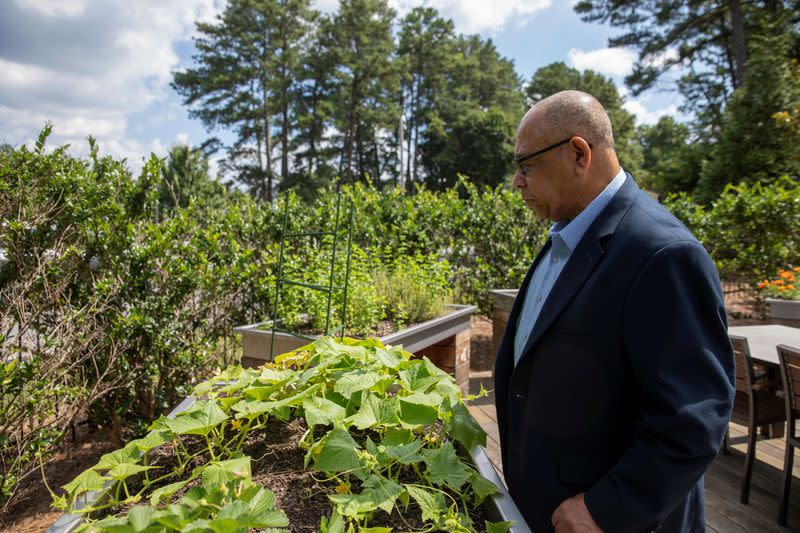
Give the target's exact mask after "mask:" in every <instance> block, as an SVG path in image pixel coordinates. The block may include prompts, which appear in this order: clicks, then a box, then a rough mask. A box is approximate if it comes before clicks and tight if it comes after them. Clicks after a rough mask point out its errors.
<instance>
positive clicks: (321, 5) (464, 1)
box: [314, 0, 552, 33]
mask: <svg viewBox="0 0 800 533" xmlns="http://www.w3.org/2000/svg"><path fill="white" fill-rule="evenodd" d="M551 4H552V0H494V1H491V2H487V1H486V0H389V5H390V6H392V8H394V9H395V11H397V13H398V14H399V15H400V16H401V17H402V16H404V15H405V14H406V13H408V12H409V11H411V10H412V9H413V8H415V7H419V6H426V7H433V8H436V10H437V11H439V13H440V14H441V16H442V17H444V18H449V19H453V23H454V24H455V28H456V31H458V32H461V33H485V32H494V31H497V30H500V29H501V28H502V27H503V26H505V25H506V24H507V23H509V22H511V21H512V20H515V19H518V20H517V25H518V26H519V25H521V24H524V23H525V22H526V21H527V20H528V18H529V17H530V16H531V15H533V14H534V13H536V12H537V11H541V10H543V9H547V8H548V7H550V5H551ZM314 5H315V7H316V8H317V9H319V10H320V11H323V12H325V13H333V12H335V11H336V10H337V9H338V7H339V0H316V2H315V4H314Z"/></svg>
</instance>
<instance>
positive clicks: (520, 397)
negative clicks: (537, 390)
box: [514, 393, 527, 400]
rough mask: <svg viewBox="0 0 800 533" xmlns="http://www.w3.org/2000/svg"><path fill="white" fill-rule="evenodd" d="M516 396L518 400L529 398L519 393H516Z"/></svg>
mask: <svg viewBox="0 0 800 533" xmlns="http://www.w3.org/2000/svg"><path fill="white" fill-rule="evenodd" d="M514 398H515V399H517V400H524V399H525V398H527V396H525V395H523V394H519V393H514Z"/></svg>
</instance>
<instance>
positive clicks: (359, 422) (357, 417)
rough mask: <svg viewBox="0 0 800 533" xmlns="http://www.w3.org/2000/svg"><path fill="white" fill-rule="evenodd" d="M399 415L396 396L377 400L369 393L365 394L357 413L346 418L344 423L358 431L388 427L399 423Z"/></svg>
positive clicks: (398, 404)
mask: <svg viewBox="0 0 800 533" xmlns="http://www.w3.org/2000/svg"><path fill="white" fill-rule="evenodd" d="M399 414H400V403H399V402H398V400H397V396H392V397H389V398H379V397H378V396H376V395H374V394H372V393H370V392H365V393H364V395H363V397H362V400H361V407H360V408H359V410H358V412H356V413H355V414H354V415H352V416H349V417H347V418H346V419H345V423H346V424H352V425H354V426H356V427H357V428H358V429H366V428H371V427H375V426H390V425H394V424H397V423H398V422H400V418H399Z"/></svg>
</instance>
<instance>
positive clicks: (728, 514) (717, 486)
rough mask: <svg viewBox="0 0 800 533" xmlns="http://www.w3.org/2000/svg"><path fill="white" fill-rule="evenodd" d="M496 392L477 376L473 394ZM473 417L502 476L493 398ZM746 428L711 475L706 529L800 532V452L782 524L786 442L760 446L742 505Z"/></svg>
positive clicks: (487, 375) (474, 408)
mask: <svg viewBox="0 0 800 533" xmlns="http://www.w3.org/2000/svg"><path fill="white" fill-rule="evenodd" d="M481 384H483V386H484V387H485V388H486V389H487V390H491V389H492V387H493V385H492V378H491V371H489V372H473V373H472V376H471V379H470V391H471V392H473V393H474V392H475V391H478V390H479V389H480V385H481ZM470 412H471V413H472V415H473V416H474V417H475V419H476V420H477V421H478V423H480V425H481V426H482V427H483V429H484V430H485V431H486V433H487V435H488V438H487V443H486V444H487V446H486V453H487V455H488V456H489V459H490V460H491V461H492V462H493V463H494V465H495V468H496V469H497V471H498V473H499V474H500V476H501V477H502V466H501V464H500V463H501V461H500V444H499V440H500V437H499V435H498V432H497V413H496V411H495V407H494V394H493V393H489V396H488V397H486V398H480V399H477V400H475V401H474V402H472V404H471V405H470ZM746 432H747V428H746V427H744V426H739V425H737V424H731V425H730V434H731V446H732V448H733V449H732V451H731V454H730V455H719V456H718V457H717V458H716V459H715V460H714V462H713V463H712V464H711V467H710V468H709V469H708V471H707V472H706V476H705V483H706V525H707V527H708V530H709V531H712V532H718V533H743V532H758V533H761V532H765V533H772V532H789V531H796V532H800V452H798V451H797V450H795V459H794V470H793V475H794V482H793V484H792V493H791V498H790V502H791V504H790V508H789V523H788V526H787V527H782V526H779V525H778V522H777V516H778V501H779V493H780V486H781V476H782V471H783V454H784V440H783V439H782V438H780V439H762V438H759V441H758V443H757V445H756V459H757V460H756V462H755V466H754V468H753V481H752V485H751V487H750V503H749V504H748V505H742V504H741V503H739V490H740V487H741V480H742V471H743V469H744V452H745V449H746V446H747V445H746V435H747V433H746Z"/></svg>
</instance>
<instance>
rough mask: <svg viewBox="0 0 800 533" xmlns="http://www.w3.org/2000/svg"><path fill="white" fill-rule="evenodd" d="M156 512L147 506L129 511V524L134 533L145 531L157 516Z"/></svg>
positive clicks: (140, 506) (139, 506)
mask: <svg viewBox="0 0 800 533" xmlns="http://www.w3.org/2000/svg"><path fill="white" fill-rule="evenodd" d="M156 512H157V511H156V510H155V509H153V508H152V507H149V506H147V505H137V506H135V507H131V510H130V511H128V523H129V524H130V525H131V527H132V528H133V530H134V531H136V532H140V531H145V530H146V529H147V528H148V527H149V526H150V525H151V524H152V523H153V519H154V518H155V516H156Z"/></svg>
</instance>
